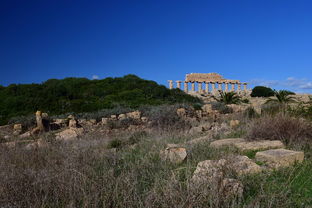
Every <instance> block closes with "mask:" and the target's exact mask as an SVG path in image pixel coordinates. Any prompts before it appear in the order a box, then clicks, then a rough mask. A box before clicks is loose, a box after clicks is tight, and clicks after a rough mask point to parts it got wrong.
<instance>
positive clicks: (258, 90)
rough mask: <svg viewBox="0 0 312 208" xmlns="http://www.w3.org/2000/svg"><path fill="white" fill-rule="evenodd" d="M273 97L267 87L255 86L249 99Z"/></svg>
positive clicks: (272, 92) (272, 93) (271, 91)
mask: <svg viewBox="0 0 312 208" xmlns="http://www.w3.org/2000/svg"><path fill="white" fill-rule="evenodd" d="M271 96H274V91H273V90H272V89H271V88H269V87H264V86H256V87H254V88H253V89H252V92H251V97H271Z"/></svg>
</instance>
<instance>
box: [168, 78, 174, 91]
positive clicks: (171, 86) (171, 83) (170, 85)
mask: <svg viewBox="0 0 312 208" xmlns="http://www.w3.org/2000/svg"><path fill="white" fill-rule="evenodd" d="M168 82H169V89H170V90H171V89H173V81H172V80H168Z"/></svg>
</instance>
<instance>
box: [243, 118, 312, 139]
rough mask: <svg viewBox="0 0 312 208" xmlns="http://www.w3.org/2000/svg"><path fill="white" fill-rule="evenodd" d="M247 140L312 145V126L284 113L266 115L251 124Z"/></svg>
mask: <svg viewBox="0 0 312 208" xmlns="http://www.w3.org/2000/svg"><path fill="white" fill-rule="evenodd" d="M246 138H247V139H249V140H261V139H265V140H266V139H267V140H281V141H282V142H284V143H285V144H286V145H288V144H290V145H306V144H312V125H311V123H309V122H307V121H306V120H304V119H301V118H296V117H291V116H289V115H287V114H284V113H279V114H277V115H274V116H271V115H266V116H263V117H261V118H258V119H255V120H253V121H252V122H251V123H250V125H249V127H248V129H247V135H246Z"/></svg>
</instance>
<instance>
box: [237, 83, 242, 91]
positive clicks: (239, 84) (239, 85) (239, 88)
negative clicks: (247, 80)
mask: <svg viewBox="0 0 312 208" xmlns="http://www.w3.org/2000/svg"><path fill="white" fill-rule="evenodd" d="M237 91H238V92H240V91H241V83H237Z"/></svg>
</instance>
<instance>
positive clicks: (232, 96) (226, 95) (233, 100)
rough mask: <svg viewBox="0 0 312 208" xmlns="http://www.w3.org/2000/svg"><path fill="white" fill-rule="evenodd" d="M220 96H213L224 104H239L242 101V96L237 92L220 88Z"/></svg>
mask: <svg viewBox="0 0 312 208" xmlns="http://www.w3.org/2000/svg"><path fill="white" fill-rule="evenodd" d="M219 93H220V96H219V98H217V97H215V96H213V98H214V99H215V100H216V101H218V102H220V103H224V104H238V103H240V102H241V97H240V96H238V95H237V93H236V92H223V91H221V90H219Z"/></svg>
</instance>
